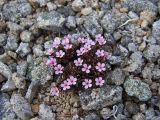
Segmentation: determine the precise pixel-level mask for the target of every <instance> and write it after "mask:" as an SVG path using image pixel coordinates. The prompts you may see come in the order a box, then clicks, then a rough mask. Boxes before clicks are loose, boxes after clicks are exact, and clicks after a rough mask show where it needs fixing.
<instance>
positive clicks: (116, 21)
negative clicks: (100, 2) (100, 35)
mask: <svg viewBox="0 0 160 120" xmlns="http://www.w3.org/2000/svg"><path fill="white" fill-rule="evenodd" d="M127 20H128V17H127V14H126V13H120V12H119V11H117V10H110V11H107V12H106V13H105V15H104V16H103V18H102V20H101V25H102V27H103V28H104V29H105V30H106V31H107V32H108V33H113V32H114V30H115V29H116V28H117V27H119V26H120V25H121V24H123V23H125V22H126V21H127Z"/></svg>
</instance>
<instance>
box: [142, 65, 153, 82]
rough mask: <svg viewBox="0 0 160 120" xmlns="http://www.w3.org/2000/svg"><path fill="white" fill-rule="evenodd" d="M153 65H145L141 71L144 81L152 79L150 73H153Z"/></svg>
mask: <svg viewBox="0 0 160 120" xmlns="http://www.w3.org/2000/svg"><path fill="white" fill-rule="evenodd" d="M153 67H154V64H147V65H146V66H145V67H144V69H143V70H142V76H143V78H144V79H150V80H151V79H152V76H153V74H152V71H153Z"/></svg>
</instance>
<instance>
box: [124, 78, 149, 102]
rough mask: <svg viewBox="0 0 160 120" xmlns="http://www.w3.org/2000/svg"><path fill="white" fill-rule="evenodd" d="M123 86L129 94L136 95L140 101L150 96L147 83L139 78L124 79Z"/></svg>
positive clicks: (146, 99)
mask: <svg viewBox="0 0 160 120" xmlns="http://www.w3.org/2000/svg"><path fill="white" fill-rule="evenodd" d="M124 88H125V91H126V93H127V94H128V95H129V96H134V97H137V98H138V99H139V100H140V101H148V100H149V99H150V98H151V96H152V92H151V90H150V87H149V85H148V84H146V83H144V82H142V81H141V80H139V79H128V80H126V81H125V83H124Z"/></svg>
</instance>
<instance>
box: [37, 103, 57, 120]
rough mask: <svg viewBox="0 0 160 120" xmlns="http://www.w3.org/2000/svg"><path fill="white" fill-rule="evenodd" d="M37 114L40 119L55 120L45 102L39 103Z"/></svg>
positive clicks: (53, 114)
mask: <svg viewBox="0 0 160 120" xmlns="http://www.w3.org/2000/svg"><path fill="white" fill-rule="evenodd" d="M38 114H39V117H40V118H41V119H42V120H55V113H53V112H52V109H51V107H50V106H48V105H46V104H41V105H39V113H38Z"/></svg>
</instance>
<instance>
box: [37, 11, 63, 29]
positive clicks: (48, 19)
mask: <svg viewBox="0 0 160 120" xmlns="http://www.w3.org/2000/svg"><path fill="white" fill-rule="evenodd" d="M64 22H65V18H64V17H63V16H62V15H61V14H60V13H58V12H56V11H51V12H42V13H40V14H39V15H38V18H37V27H38V28H41V29H45V30H52V31H55V32H57V31H58V30H60V28H62V26H63V24H64Z"/></svg>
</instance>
